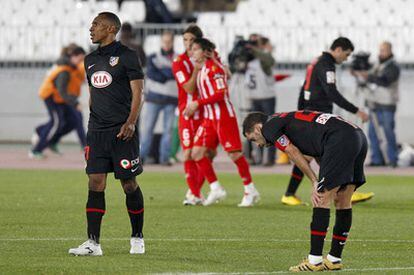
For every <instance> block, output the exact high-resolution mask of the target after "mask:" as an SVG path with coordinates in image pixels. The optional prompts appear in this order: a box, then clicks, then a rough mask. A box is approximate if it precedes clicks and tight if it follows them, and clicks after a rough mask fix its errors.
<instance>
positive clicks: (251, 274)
mask: <svg viewBox="0 0 414 275" xmlns="http://www.w3.org/2000/svg"><path fill="white" fill-rule="evenodd" d="M402 270H414V266H407V267H372V268H349V269H342V270H337V271H335V273H340V272H374V271H402ZM291 273H292V272H289V271H286V270H278V271H266V272H229V273H224V272H223V273H221V272H204V273H190V272H168V273H155V274H160V275H178V274H183V275H189V274H191V275H242V274H246V275H262V274H291ZM153 274H154V273H153Z"/></svg>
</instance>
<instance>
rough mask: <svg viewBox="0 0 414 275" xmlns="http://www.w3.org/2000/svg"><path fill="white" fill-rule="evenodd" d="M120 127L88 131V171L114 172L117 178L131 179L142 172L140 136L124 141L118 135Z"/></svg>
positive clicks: (86, 151) (89, 172)
mask: <svg viewBox="0 0 414 275" xmlns="http://www.w3.org/2000/svg"><path fill="white" fill-rule="evenodd" d="M118 133H119V129H116V130H108V131H88V134H87V136H86V147H85V159H86V173H87V174H88V175H89V174H101V173H109V172H114V174H115V178H116V179H129V178H132V177H135V176H137V175H139V174H141V173H142V164H141V160H140V157H139V137H138V134H137V132H135V134H134V136H133V138H132V139H130V140H129V141H124V140H121V139H119V138H117V137H116V135H117V134H118Z"/></svg>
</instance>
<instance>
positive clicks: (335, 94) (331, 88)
mask: <svg viewBox="0 0 414 275" xmlns="http://www.w3.org/2000/svg"><path fill="white" fill-rule="evenodd" d="M317 76H318V79H319V82H320V83H321V86H322V89H323V90H324V92H325V93H326V95H327V96H328V97H329V98H330V99H331V100H332V101H333V102H334V103H335V104H336V105H338V106H339V107H341V108H343V109H345V110H347V111H348V112H351V113H356V112H357V111H358V107H356V106H355V105H354V104H352V103H351V102H349V101H348V100H346V99H345V98H344V97H343V96H342V95H341V94H340V93H339V91H338V89H337V88H336V73H335V66H334V65H332V66H328V65H321V66H318V68H317Z"/></svg>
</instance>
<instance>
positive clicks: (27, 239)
mask: <svg viewBox="0 0 414 275" xmlns="http://www.w3.org/2000/svg"><path fill="white" fill-rule="evenodd" d="M129 239H130V238H107V239H105V238H102V239H101V240H102V241H128V240H129ZM83 240H85V238H0V242H24V241H83ZM145 240H146V241H150V242H274V243H283V242H309V240H307V239H292V240H286V239H268V240H266V239H263V240H252V239H214V238H212V239H186V238H184V239H168V238H167V239H152V238H147V239H145ZM326 241H328V242H330V240H326ZM348 242H369V243H371V242H377V243H414V240H372V239H371V240H362V239H350V240H348Z"/></svg>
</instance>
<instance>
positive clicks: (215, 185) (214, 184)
mask: <svg viewBox="0 0 414 275" xmlns="http://www.w3.org/2000/svg"><path fill="white" fill-rule="evenodd" d="M220 187H221V185H220V183H219V182H218V181H215V182H212V183H210V189H211V190H217V189H220Z"/></svg>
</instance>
